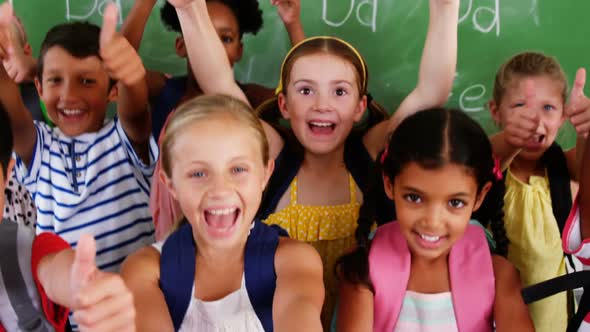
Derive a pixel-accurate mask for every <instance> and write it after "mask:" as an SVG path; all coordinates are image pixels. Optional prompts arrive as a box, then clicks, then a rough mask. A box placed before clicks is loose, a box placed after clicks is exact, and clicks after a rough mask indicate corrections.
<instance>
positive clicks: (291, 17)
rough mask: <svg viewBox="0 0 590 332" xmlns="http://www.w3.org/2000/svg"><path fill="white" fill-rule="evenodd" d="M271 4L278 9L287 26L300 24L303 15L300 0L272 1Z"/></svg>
mask: <svg viewBox="0 0 590 332" xmlns="http://www.w3.org/2000/svg"><path fill="white" fill-rule="evenodd" d="M270 3H271V4H272V5H273V6H275V7H277V12H278V13H279V16H280V17H281V20H282V21H283V24H285V25H286V26H288V25H291V24H293V23H298V22H299V20H300V14H301V2H300V0H271V1H270Z"/></svg>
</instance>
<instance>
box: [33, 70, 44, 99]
mask: <svg viewBox="0 0 590 332" xmlns="http://www.w3.org/2000/svg"><path fill="white" fill-rule="evenodd" d="M34 81H35V88H37V93H38V94H39V97H40V98H41V99H43V84H41V81H39V76H38V75H35V79H34Z"/></svg>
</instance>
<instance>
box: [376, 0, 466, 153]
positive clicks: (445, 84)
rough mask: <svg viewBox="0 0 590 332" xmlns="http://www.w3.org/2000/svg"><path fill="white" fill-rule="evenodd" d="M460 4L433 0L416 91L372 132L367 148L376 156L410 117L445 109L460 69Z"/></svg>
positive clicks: (456, 0) (451, 0)
mask: <svg viewBox="0 0 590 332" xmlns="http://www.w3.org/2000/svg"><path fill="white" fill-rule="evenodd" d="M458 21H459V1H458V0H430V18H429V23H428V32H427V35H426V42H425V44H424V50H423V51H422V59H421V61H420V70H419V74H418V83H417V85H416V88H415V89H414V90H413V91H412V92H410V94H409V95H408V96H407V97H406V98H405V99H404V100H403V101H402V103H401V104H400V106H399V108H398V109H397V110H396V112H395V113H394V115H393V116H392V117H391V118H390V119H389V120H388V121H387V122H384V123H381V124H379V125H377V126H375V127H374V128H373V129H371V130H370V131H369V132H368V133H367V135H366V137H365V146H367V149H368V150H369V152H370V153H371V155H373V156H376V155H377V153H378V152H379V151H381V150H382V149H383V148H384V147H385V142H386V140H387V137H388V135H389V133H391V132H393V131H394V130H395V128H397V126H398V125H399V124H400V123H401V122H402V121H403V120H404V119H405V118H407V117H408V116H410V115H411V114H413V113H415V112H417V111H420V110H423V109H428V108H432V107H440V106H442V105H444V104H445V103H446V101H447V99H448V97H449V94H450V92H451V89H452V87H453V79H454V77H455V70H456V65H457V25H458Z"/></svg>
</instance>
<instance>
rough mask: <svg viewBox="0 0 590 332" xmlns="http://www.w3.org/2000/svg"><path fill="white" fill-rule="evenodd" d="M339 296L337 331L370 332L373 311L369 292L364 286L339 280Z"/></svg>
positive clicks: (371, 297) (372, 297)
mask: <svg viewBox="0 0 590 332" xmlns="http://www.w3.org/2000/svg"><path fill="white" fill-rule="evenodd" d="M339 296H340V300H339V303H338V321H337V325H336V327H337V331H338V332H354V331H371V330H372V329H373V310H374V309H373V300H374V296H373V293H372V292H371V290H369V288H367V287H366V286H363V285H353V284H351V283H349V282H347V281H345V280H341V281H340V292H339Z"/></svg>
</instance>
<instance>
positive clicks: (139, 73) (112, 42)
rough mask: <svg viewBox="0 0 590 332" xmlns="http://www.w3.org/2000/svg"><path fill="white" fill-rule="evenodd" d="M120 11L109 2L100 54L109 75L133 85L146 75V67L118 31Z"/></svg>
mask: <svg viewBox="0 0 590 332" xmlns="http://www.w3.org/2000/svg"><path fill="white" fill-rule="evenodd" d="M118 17H119V12H118V9H117V6H116V5H115V4H114V3H112V2H111V3H109V4H108V5H107V6H106V8H105V10H104V14H103V24H102V29H101V31H100V56H101V58H102V61H103V64H104V66H105V68H106V70H107V73H108V74H109V76H110V77H111V78H112V79H114V80H118V81H121V82H122V83H123V84H124V85H126V86H131V85H133V84H135V83H137V82H139V81H141V80H143V79H144V77H145V73H146V72H145V68H144V66H143V63H142V62H141V58H140V57H139V54H137V52H136V51H135V49H134V48H133V46H131V44H130V43H129V41H127V39H125V37H123V36H122V35H121V34H119V33H118V32H117V22H118Z"/></svg>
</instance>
